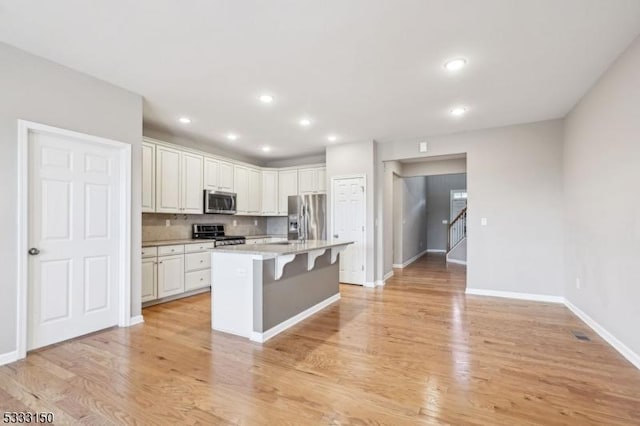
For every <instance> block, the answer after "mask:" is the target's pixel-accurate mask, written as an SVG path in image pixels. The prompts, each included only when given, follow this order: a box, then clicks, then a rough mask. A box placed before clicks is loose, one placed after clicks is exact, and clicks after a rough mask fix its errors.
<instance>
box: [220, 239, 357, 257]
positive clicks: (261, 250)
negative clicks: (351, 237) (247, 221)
mask: <svg viewBox="0 0 640 426" xmlns="http://www.w3.org/2000/svg"><path fill="white" fill-rule="evenodd" d="M347 244H353V241H344V240H309V241H305V242H302V243H298V242H294V243H289V244H277V243H275V244H252V245H245V244H241V245H237V246H222V247H216V248H215V249H213V250H212V251H211V252H212V253H213V254H215V253H235V254H248V255H252V256H261V257H262V258H263V259H273V258H274V257H278V256H283V255H287V254H298V253H306V252H308V251H312V250H319V249H327V248H331V247H338V246H344V245H347Z"/></svg>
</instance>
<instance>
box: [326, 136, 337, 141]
mask: <svg viewBox="0 0 640 426" xmlns="http://www.w3.org/2000/svg"><path fill="white" fill-rule="evenodd" d="M327 139H328V140H329V142H335V141H337V140H338V137H337V136H336V135H329V136H327Z"/></svg>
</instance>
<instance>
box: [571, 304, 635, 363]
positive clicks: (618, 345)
mask: <svg viewBox="0 0 640 426" xmlns="http://www.w3.org/2000/svg"><path fill="white" fill-rule="evenodd" d="M564 304H565V306H566V307H567V308H568V309H569V310H570V311H571V312H573V313H574V314H575V315H576V316H577V317H578V318H580V319H581V320H582V321H584V323H585V324H587V325H588V326H589V327H591V329H592V330H593V331H595V332H596V333H598V335H600V337H602V338H603V339H604V340H605V341H606V342H607V343H609V344H610V345H611V346H613V348H614V349H615V350H617V351H618V352H620V354H621V355H622V356H623V357H625V358H626V359H627V360H628V361H629V362H630V363H631V364H633V365H635V367H636V368H637V369H639V370H640V355H638V354H637V353H635V352H634V351H632V350H631V349H630V348H629V347H628V346H627V345H625V344H624V343H622V342H621V341H620V340H618V339H617V338H616V337H615V336H614V335H613V334H611V333H609V332H608V331H607V330H606V329H605V328H604V327H603V326H601V325H600V324H598V323H597V322H596V321H595V320H594V319H593V318H591V317H590V316H589V315H587V314H586V313H585V312H584V311H582V310H581V309H580V308H578V307H577V306H576V305H574V304H573V303H571V302H569V301H568V300H565V301H564Z"/></svg>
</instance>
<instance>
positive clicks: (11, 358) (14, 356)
mask: <svg viewBox="0 0 640 426" xmlns="http://www.w3.org/2000/svg"><path fill="white" fill-rule="evenodd" d="M19 359H20V357H19V356H18V351H17V350H15V351H12V352H7V353H5V354H0V365H5V364H10V363H12V362H16V361H17V360H19Z"/></svg>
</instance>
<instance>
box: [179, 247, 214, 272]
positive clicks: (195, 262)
mask: <svg viewBox="0 0 640 426" xmlns="http://www.w3.org/2000/svg"><path fill="white" fill-rule="evenodd" d="M185 262H186V264H185V270H186V271H195V270H198V269H209V268H211V253H209V252H208V251H205V252H201V253H188V254H186V255H185Z"/></svg>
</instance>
